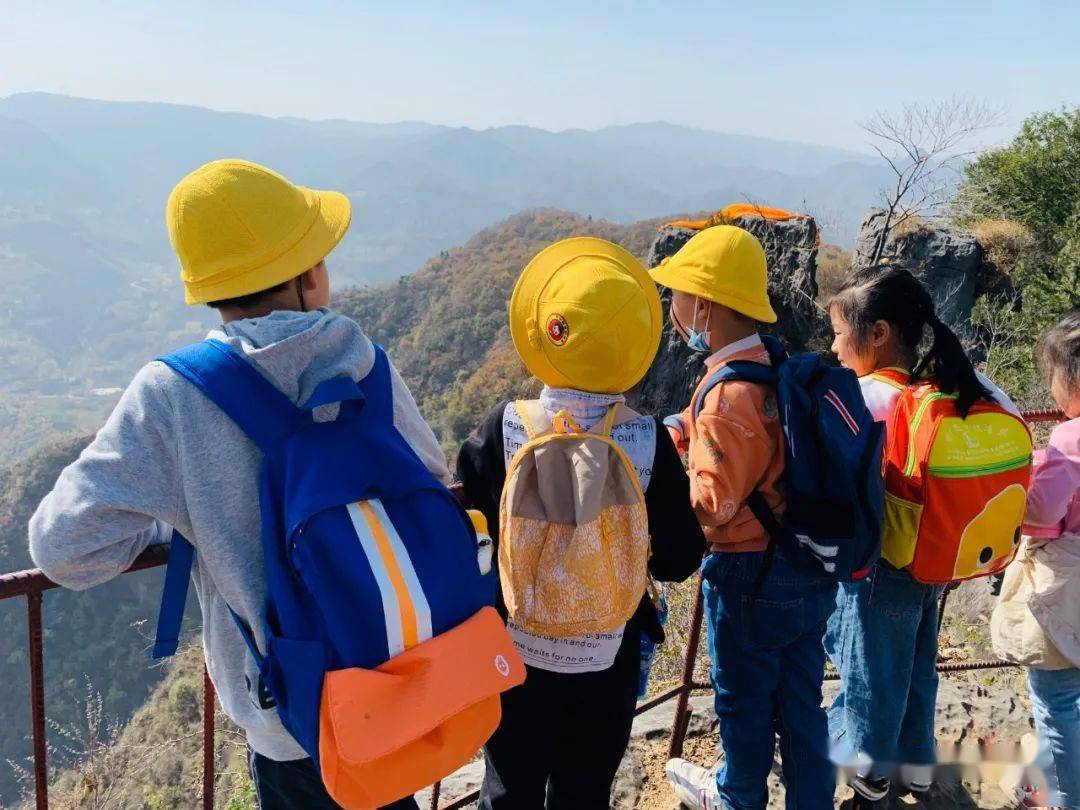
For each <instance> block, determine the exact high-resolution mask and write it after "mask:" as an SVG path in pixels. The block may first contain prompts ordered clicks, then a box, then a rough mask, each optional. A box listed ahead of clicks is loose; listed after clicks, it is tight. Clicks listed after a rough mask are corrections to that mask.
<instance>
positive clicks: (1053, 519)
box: [1023, 420, 1080, 537]
mask: <svg viewBox="0 0 1080 810" xmlns="http://www.w3.org/2000/svg"><path fill="white" fill-rule="evenodd" d="M1078 422H1080V420H1072V421H1069V422H1066V423H1065V424H1063V425H1058V427H1056V428H1054V432H1053V433H1051V434H1050V442H1049V443H1048V444H1047V446H1046V449H1045V450H1041V451H1039V452H1037V453H1036V454H1035V467H1034V471H1033V473H1032V479H1031V489H1030V490H1029V491H1028V499H1027V511H1026V513H1025V515H1024V528H1023V531H1024V533H1025V534H1028V535H1031V536H1032V537H1060V536H1061V534H1062V530H1063V527H1064V520H1065V515H1066V513H1067V512H1068V509H1069V504H1070V503H1071V502H1072V499H1073V496H1074V495H1075V494H1076V491H1077V489H1080V424H1077V423H1078Z"/></svg>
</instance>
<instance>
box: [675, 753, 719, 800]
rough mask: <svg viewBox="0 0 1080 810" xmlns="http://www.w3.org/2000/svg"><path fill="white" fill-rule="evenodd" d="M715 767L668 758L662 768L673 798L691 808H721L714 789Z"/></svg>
mask: <svg viewBox="0 0 1080 810" xmlns="http://www.w3.org/2000/svg"><path fill="white" fill-rule="evenodd" d="M716 768H717V766H716V765H714V766H713V767H711V768H702V767H701V766H700V765H695V764H694V763H693V762H687V761H686V760H685V759H669V760H668V764H667V767H665V768H664V771H665V773H666V774H667V780H668V781H669V782H670V783H671V787H672V789H673V790H674V791H675V798H676V799H678V800H679V802H680V803H681V804H682V806H683V807H689V808H691V810H723V805H722V804H721V803H720V793H719V791H718V790H717V789H716Z"/></svg>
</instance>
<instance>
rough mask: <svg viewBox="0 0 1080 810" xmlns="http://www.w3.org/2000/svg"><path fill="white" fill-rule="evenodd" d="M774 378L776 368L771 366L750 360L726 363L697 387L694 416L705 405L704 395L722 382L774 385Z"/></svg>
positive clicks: (775, 377) (695, 416)
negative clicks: (736, 381)
mask: <svg viewBox="0 0 1080 810" xmlns="http://www.w3.org/2000/svg"><path fill="white" fill-rule="evenodd" d="M776 379H777V376H776V369H775V368H773V367H771V366H766V365H764V364H762V363H755V362H753V361H752V360H735V361H733V362H731V363H728V364H726V365H724V366H722V367H720V368H718V369H717V370H716V371H714V372H713V373H712V374H711V375H710V376H709V377H707V378H706V379H705V382H704V383H702V384H701V385H700V386H699V387H698V390H697V394H696V395H695V396H694V409H693V411H692V413H693V415H694V418H695V419H697V417H698V414H700V413H701V409H702V408H703V407H704V405H705V397H706V396H708V394H709V392H710V391H712V390H713V389H714V388H716V386H718V385H719V384H720V383H722V382H729V381H735V380H740V381H743V382H751V383H757V384H759V385H776Z"/></svg>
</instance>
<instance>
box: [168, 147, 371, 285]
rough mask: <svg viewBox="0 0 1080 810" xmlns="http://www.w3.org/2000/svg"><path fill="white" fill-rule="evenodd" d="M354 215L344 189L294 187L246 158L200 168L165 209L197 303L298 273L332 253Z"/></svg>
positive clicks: (176, 190) (182, 274)
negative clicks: (318, 189)
mask: <svg viewBox="0 0 1080 810" xmlns="http://www.w3.org/2000/svg"><path fill="white" fill-rule="evenodd" d="M351 218H352V209H351V207H350V205H349V198H348V197H346V196H345V195H344V194H340V193H339V192H336V191H313V190H311V189H309V188H303V187H302V186H294V185H293V184H292V183H290V182H289V181H288V180H286V179H285V178H284V177H282V176H281V175H280V174H277V173H276V172H272V171H270V169H267V168H266V167H265V166H260V165H258V164H257V163H249V162H248V161H246V160H215V161H214V162H212V163H207V164H206V165H205V166H201V167H199V168H198V169H196V170H195V171H193V172H192V173H191V174H189V175H188V176H187V177H185V178H184V179H183V180H181V181H180V182H179V183H177V184H176V188H174V189H173V190H172V193H171V194H170V195H169V203H168V207H167V209H166V213H165V219H166V222H167V224H168V226H169V241H170V242H171V243H172V247H173V250H174V251H175V252H176V255H177V256H178V257H179V258H180V278H181V280H182V281H183V282H184V297H185V300H186V301H187V303H189V304H205V303H207V302H210V301H221V300H224V299H227V298H238V297H240V296H242V295H250V294H252V293H257V292H261V291H263V290H268V289H270V288H271V287H276V286H277V285H278V284H282V283H284V282H286V281H288V280H289V279H293V278H296V277H297V276H298V275H300V274H301V273H303V272H304V271H305V270H307V269H309V268H311V267H314V266H315V265H316V264H318V263H319V262H320V261H322V260H323V259H324V258H326V256H327V254H329V253H330V251H332V250H333V249H334V248H335V247H336V246H337V243H338V242H340V241H341V237H343V236H344V235H345V232H346V231H347V230H348V229H349V222H350V220H351Z"/></svg>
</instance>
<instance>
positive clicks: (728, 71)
mask: <svg viewBox="0 0 1080 810" xmlns="http://www.w3.org/2000/svg"><path fill="white" fill-rule="evenodd" d="M1078 43H1080V2H1075V1H1074V2H1057V3H1050V2H1037V1H1036V0H1025V1H1024V2H1020V1H1019V0H1016V1H1015V2H993V0H982V1H981V2H967V0H963V1H957V2H950V0H938V2H923V1H922V0H908V1H907V2H904V3H880V2H874V0H864V2H861V3H846V2H833V0H817V1H816V2H807V0H795V1H794V2H788V0H772V2H763V3H755V2H746V0H741V1H740V0H734V2H712V3H707V2H706V3H703V2H700V0H697V1H696V2H678V3H674V2H673V3H653V2H638V3H633V2H622V3H616V2H606V1H605V2H593V1H592V0H576V2H563V0H545V2H539V3H538V2H535V0H534V1H533V2H529V3H517V2H514V3H510V2H504V3H488V2H457V3H435V2H416V3H408V2H393V3H390V2H386V3H367V2H341V0H307V2H302V3H301V2H295V3H284V2H261V3H255V2H230V1H229V0H221V2H213V3H212V2H203V1H202V0H188V1H187V2H161V3H156V2H149V1H148V0H143V1H142V2H109V1H108V0H106V2H94V3H91V2H85V1H84V2H71V1H70V0H50V2H47V3H44V2H22V0H18V1H17V0H0V95H7V94H10V93H15V92H20V91H27V90H44V91H50V92H59V93H67V94H70V95H78V96H88V97H93V98H105V99H131V100H150V101H170V102H178V103H186V104H196V105H201V106H206V107H212V108H215V109H223V110H237V111H244V112H255V113H263V114H268V115H298V116H303V117H309V118H350V119H354V120H363V121H376V122H385V121H400V120H424V121H431V122H435V123H441V124H450V125H465V126H471V127H486V126H493V125H500V124H529V125H533V126H539V127H543V128H546V129H556V130H557V129H565V128H569V127H583V128H588V129H594V128H597V127H602V126H606V125H609V124H624V123H630V122H635V121H651V120H665V121H670V122H672V123H678V124H687V125H691V126H698V127H703V128H707V129H715V130H720V131H725V132H737V133H745V134H750V135H761V136H767V137H774V138H785V139H794V140H803V141H812V142H817V143H825V144H832V145H836V146H845V147H850V148H856V149H862V148H865V144H866V142H867V139H866V136H865V135H864V134H863V133H862V131H861V130H860V128H859V123H860V122H862V121H865V120H866V119H867V118H869V117H870V116H871V115H872V114H873V113H874V112H875V111H877V110H882V109H884V110H889V109H895V108H898V107H899V106H901V105H903V104H904V103H906V102H910V101H913V100H928V99H942V98H949V97H953V96H962V97H968V98H973V99H976V100H979V101H985V102H987V103H989V104H992V105H994V106H995V107H998V108H1000V109H1001V110H1002V112H1003V119H1002V120H1003V126H1002V127H999V128H998V129H996V130H994V131H992V132H989V133H987V134H986V135H984V136H983V139H984V141H987V142H994V141H1000V140H1004V139H1006V138H1007V137H1008V135H1009V134H1010V133H1011V132H1012V131H1014V130H1015V127H1016V125H1017V124H1018V123H1019V122H1020V121H1021V120H1022V119H1023V117H1024V116H1025V115H1027V114H1029V113H1031V112H1033V111H1037V110H1044V109H1053V108H1057V107H1060V106H1061V105H1076V104H1080V47H1078Z"/></svg>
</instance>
